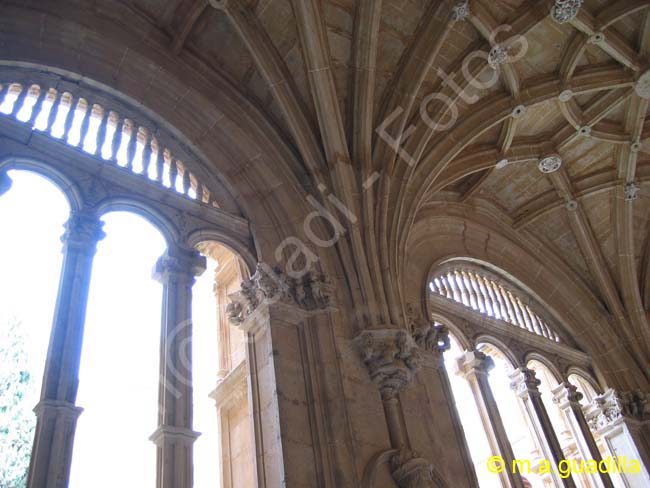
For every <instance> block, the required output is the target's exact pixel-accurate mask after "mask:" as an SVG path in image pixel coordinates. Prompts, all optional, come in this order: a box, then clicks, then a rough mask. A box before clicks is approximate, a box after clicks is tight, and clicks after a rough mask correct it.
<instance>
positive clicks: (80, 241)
mask: <svg viewBox="0 0 650 488" xmlns="http://www.w3.org/2000/svg"><path fill="white" fill-rule="evenodd" d="M64 227H65V232H64V233H63V236H61V242H62V243H63V245H64V248H65V249H71V250H76V251H80V252H84V253H89V254H94V253H95V250H96V249H97V243H98V242H99V241H101V240H102V239H103V238H104V237H105V236H106V234H105V233H104V231H103V230H102V228H103V227H104V223H103V222H102V221H101V220H100V219H99V217H98V216H97V215H96V214H95V213H93V212H88V211H78V212H73V213H72V214H71V215H70V218H69V219H68V221H67V222H66V223H65V225H64Z"/></svg>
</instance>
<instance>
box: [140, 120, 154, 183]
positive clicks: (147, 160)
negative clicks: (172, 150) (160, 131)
mask: <svg viewBox="0 0 650 488" xmlns="http://www.w3.org/2000/svg"><path fill="white" fill-rule="evenodd" d="M151 140H152V137H151V132H149V131H146V132H145V138H144V149H143V150H142V175H143V176H144V177H145V178H147V179H148V178H149V167H150V166H151V154H152V150H151Z"/></svg>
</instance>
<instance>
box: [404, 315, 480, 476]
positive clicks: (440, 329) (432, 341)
mask: <svg viewBox="0 0 650 488" xmlns="http://www.w3.org/2000/svg"><path fill="white" fill-rule="evenodd" d="M411 330H412V331H413V339H414V340H415V343H416V344H417V345H418V348H419V349H420V354H421V356H422V361H421V364H422V367H421V369H420V372H419V377H420V378H421V379H422V381H423V383H426V385H427V386H428V387H430V388H431V389H432V390H438V391H437V392H436V398H438V399H444V400H443V401H444V402H445V403H446V405H447V411H448V412H449V416H450V420H451V425H452V427H453V431H452V432H453V434H455V435H454V436H453V437H452V436H451V435H447V434H445V450H446V451H447V450H448V452H450V453H453V459H448V460H446V461H445V460H440V461H439V462H447V463H448V464H449V463H450V462H452V463H453V466H454V469H453V471H457V472H458V471H463V474H464V477H465V479H466V482H465V483H466V486H467V487H468V488H475V487H478V486H479V482H478V478H477V477H476V470H475V468H474V464H473V463H472V459H471V456H470V451H469V446H468V445H467V440H466V438H465V435H464V434H463V427H462V422H461V419H460V417H459V415H458V410H457V408H456V405H455V404H454V394H453V391H452V389H451V384H450V382H449V376H448V373H447V370H446V368H445V360H444V356H443V354H444V353H445V351H447V350H449V347H450V343H449V330H448V329H447V328H446V327H445V326H443V325H440V324H432V323H429V322H428V321H426V320H424V319H422V318H421V317H418V318H416V319H414V320H413V322H412V324H411ZM430 401H431V403H432V405H433V404H434V402H435V398H430ZM433 408H435V407H433ZM433 414H434V416H436V417H439V418H444V415H440V414H441V412H439V411H438V410H437V409H436V410H435V411H434V412H433ZM436 461H438V460H436Z"/></svg>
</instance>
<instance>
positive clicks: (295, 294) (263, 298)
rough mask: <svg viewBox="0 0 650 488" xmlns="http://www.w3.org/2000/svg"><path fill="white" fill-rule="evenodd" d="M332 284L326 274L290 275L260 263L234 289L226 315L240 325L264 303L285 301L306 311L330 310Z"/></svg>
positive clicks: (232, 321) (233, 322)
mask: <svg viewBox="0 0 650 488" xmlns="http://www.w3.org/2000/svg"><path fill="white" fill-rule="evenodd" d="M331 290H332V285H331V283H330V282H329V280H328V279H327V277H326V276H325V274H323V273H321V272H316V271H309V272H307V273H305V274H304V275H303V276H302V277H301V278H294V277H291V276H288V275H286V274H285V273H284V272H283V271H282V270H281V269H279V268H271V267H270V266H269V265H267V264H265V263H257V268H256V270H255V274H254V275H253V276H251V278H250V279H246V280H244V281H242V283H241V290H240V291H237V292H235V293H231V294H230V295H229V296H228V298H230V303H229V304H228V306H227V307H226V315H227V316H228V320H229V321H230V323H231V324H233V325H236V326H240V325H241V324H242V323H243V322H244V321H245V320H246V319H247V318H248V317H249V316H250V315H251V314H253V312H254V311H255V310H256V309H257V308H258V307H259V306H260V305H262V304H268V305H270V304H273V303H282V304H284V305H289V306H292V307H295V308H298V309H300V310H303V311H306V312H321V311H326V310H330V309H331V308H332V305H331V301H332V300H331Z"/></svg>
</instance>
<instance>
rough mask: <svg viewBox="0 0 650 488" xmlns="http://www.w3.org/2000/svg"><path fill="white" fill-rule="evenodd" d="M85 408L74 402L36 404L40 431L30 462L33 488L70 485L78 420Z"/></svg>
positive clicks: (28, 482)
mask: <svg viewBox="0 0 650 488" xmlns="http://www.w3.org/2000/svg"><path fill="white" fill-rule="evenodd" d="M82 412H83V408H80V407H77V406H75V405H74V404H72V403H69V402H63V401H57V400H44V401H41V402H40V403H39V404H38V405H36V407H34V413H36V418H37V419H38V420H37V422H36V433H35V435H34V446H33V448H32V457H31V460H30V464H29V476H28V481H27V486H28V487H29V488H37V487H38V488H65V487H67V486H68V479H69V477H70V466H71V464H72V447H73V442H74V433H75V430H76V427H77V419H78V418H79V415H81V413H82Z"/></svg>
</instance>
